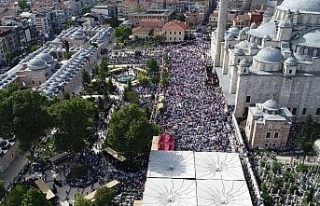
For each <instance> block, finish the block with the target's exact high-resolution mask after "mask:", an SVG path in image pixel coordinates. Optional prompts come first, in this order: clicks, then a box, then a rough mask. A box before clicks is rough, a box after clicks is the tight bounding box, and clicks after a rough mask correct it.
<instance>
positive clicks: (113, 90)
mask: <svg viewBox="0 0 320 206" xmlns="http://www.w3.org/2000/svg"><path fill="white" fill-rule="evenodd" d="M115 89H116V87H115V86H114V85H113V83H112V80H111V78H109V80H108V83H107V90H108V93H109V94H113V93H114V92H115Z"/></svg>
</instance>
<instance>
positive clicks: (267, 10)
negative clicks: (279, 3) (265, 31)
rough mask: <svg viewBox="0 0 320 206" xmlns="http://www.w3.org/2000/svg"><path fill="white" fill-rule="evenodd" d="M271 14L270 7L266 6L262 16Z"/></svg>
mask: <svg viewBox="0 0 320 206" xmlns="http://www.w3.org/2000/svg"><path fill="white" fill-rule="evenodd" d="M272 15H273V11H272V9H271V8H270V7H268V8H267V9H266V10H265V11H264V13H263V16H272Z"/></svg>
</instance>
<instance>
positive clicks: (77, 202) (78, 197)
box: [74, 194, 94, 206]
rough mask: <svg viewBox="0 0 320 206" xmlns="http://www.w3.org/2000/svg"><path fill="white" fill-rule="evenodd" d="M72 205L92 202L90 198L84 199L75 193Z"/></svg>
mask: <svg viewBox="0 0 320 206" xmlns="http://www.w3.org/2000/svg"><path fill="white" fill-rule="evenodd" d="M74 206H94V204H93V203H92V202H91V201H90V200H87V199H85V198H84V197H83V196H82V195H80V194H76V195H75V202H74Z"/></svg>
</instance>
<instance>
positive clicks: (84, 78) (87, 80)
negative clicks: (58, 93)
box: [81, 70, 91, 86]
mask: <svg viewBox="0 0 320 206" xmlns="http://www.w3.org/2000/svg"><path fill="white" fill-rule="evenodd" d="M81 77H82V84H83V85H84V86H86V85H88V84H90V82H91V79H90V75H89V74H88V72H87V71H86V70H83V71H82V73H81Z"/></svg>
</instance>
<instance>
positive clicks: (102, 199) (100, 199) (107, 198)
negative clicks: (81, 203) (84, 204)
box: [94, 187, 114, 206]
mask: <svg viewBox="0 0 320 206" xmlns="http://www.w3.org/2000/svg"><path fill="white" fill-rule="evenodd" d="M113 197H114V192H113V191H112V189H110V188H107V187H102V188H100V189H98V190H97V192H96V194H95V195H94V199H95V201H94V204H95V206H108V205H109V204H110V202H111V201H112V199H113Z"/></svg>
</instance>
